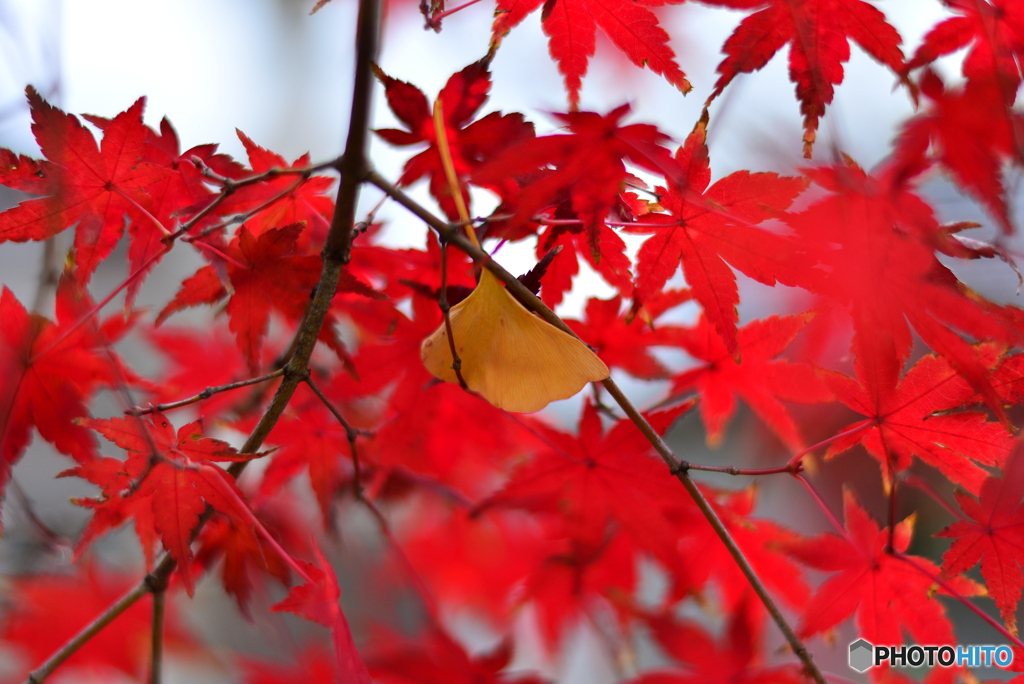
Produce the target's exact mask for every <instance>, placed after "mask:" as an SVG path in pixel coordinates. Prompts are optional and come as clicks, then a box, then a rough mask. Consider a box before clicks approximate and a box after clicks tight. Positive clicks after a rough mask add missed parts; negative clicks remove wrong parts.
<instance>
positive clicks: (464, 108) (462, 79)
mask: <svg viewBox="0 0 1024 684" xmlns="http://www.w3.org/2000/svg"><path fill="white" fill-rule="evenodd" d="M490 62H491V57H490V56H487V57H484V58H483V59H481V60H480V61H478V62H474V63H473V64H470V65H469V66H467V67H466V68H465V69H463V70H462V71H460V72H458V73H456V74H453V75H452V77H451V78H449V79H448V82H447V83H446V84H445V86H444V88H442V89H441V92H440V93H439V94H438V96H437V99H438V100H439V101H440V102H441V105H442V112H443V114H444V125H445V136H446V137H447V139H448V148H449V151H450V153H451V158H452V166H453V167H454V168H455V175H456V177H458V178H465V177H467V176H470V175H472V174H473V173H474V172H475V171H476V170H477V169H478V168H479V167H480V165H481V163H483V162H484V161H486V160H488V159H490V158H492V157H494V156H495V155H497V154H498V153H500V152H501V151H503V150H505V149H507V148H509V147H513V146H515V145H518V144H520V143H522V142H524V141H526V140H530V139H532V138H533V137H534V135H533V124H531V123H528V122H527V121H525V120H524V118H523V115H522V114H505V115H502V114H501V112H491V113H490V114H488V115H487V116H485V117H483V118H482V119H478V120H476V121H473V122H472V123H470V121H471V120H472V119H473V117H474V116H476V114H477V112H479V111H480V108H481V107H482V106H483V105H484V102H486V101H487V94H488V93H489V92H490V89H491V74H490V71H488V68H489V66H490ZM374 73H376V74H377V78H378V79H380V81H381V82H382V83H383V84H384V92H385V95H386V97H387V100H388V106H389V107H390V108H391V111H392V112H393V113H394V115H395V116H396V117H397V118H398V120H399V121H401V122H402V123H403V124H405V126H406V127H407V128H408V129H409V130H408V131H403V130H398V129H395V128H383V129H378V130H377V131H376V133H377V135H379V136H380V137H381V138H383V139H384V140H386V141H388V142H389V143H391V144H392V145H398V146H402V147H404V146H408V145H421V144H423V143H427V144H428V145H429V147H428V148H427V149H426V150H424V151H423V152H420V153H419V154H417V155H416V156H414V157H413V158H411V159H410V160H409V161H407V162H406V163H405V169H404V171H403V172H402V176H401V178H399V181H398V184H399V185H408V184H410V183H414V182H415V181H417V180H419V179H420V178H423V177H424V176H426V177H428V178H429V180H430V194H431V195H433V196H434V198H435V199H436V200H437V201H438V203H439V204H440V205H441V209H442V210H443V211H444V213H445V214H446V215H447V216H448V218H449V219H451V220H453V221H457V220H459V212H458V209H457V208H456V205H455V201H454V200H453V199H452V191H451V188H450V187H449V185H448V179H447V177H446V176H445V171H444V167H443V165H442V163H441V154H440V152H439V151H438V147H437V133H436V131H435V128H434V119H433V115H432V114H431V110H430V106H429V105H428V103H427V98H426V96H425V95H424V94H423V93H422V92H421V91H420V90H419V88H417V87H416V86H414V85H411V84H409V83H406V82H405V81H399V80H398V79H396V78H392V77H390V76H388V75H387V74H385V73H384V72H383V71H381V70H380V69H379V68H378V69H376V70H375V72H374ZM505 184H506V183H504V182H502V181H501V180H496V181H495V182H494V183H493V184H492V185H484V187H493V189H496V190H497V189H500V187H502V186H503V185H505ZM460 190H461V191H462V198H463V201H464V202H465V204H466V206H467V207H469V206H470V195H469V188H468V187H467V186H466V185H465V184H464V183H462V182H460Z"/></svg>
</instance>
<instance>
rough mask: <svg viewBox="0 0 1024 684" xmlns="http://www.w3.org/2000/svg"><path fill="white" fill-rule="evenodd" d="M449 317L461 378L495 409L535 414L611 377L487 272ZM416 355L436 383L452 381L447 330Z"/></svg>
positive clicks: (571, 339) (585, 350)
mask: <svg viewBox="0 0 1024 684" xmlns="http://www.w3.org/2000/svg"><path fill="white" fill-rule="evenodd" d="M450 317H451V324H452V336H453V337H454V338H455V348H456V351H457V352H458V354H459V358H460V359H461V360H462V368H461V372H462V377H463V379H464V380H465V381H466V384H467V385H468V386H469V389H471V390H473V391H475V392H479V393H480V394H481V395H482V396H483V397H484V399H486V400H487V401H489V402H491V403H492V404H494V405H495V406H497V407H498V408H503V409H506V410H508V411H516V412H520V413H527V412H530V411H539V410H540V409H542V408H544V407H545V406H547V405H548V404H549V403H551V402H552V401H555V400H556V399H567V398H569V397H571V396H572V395H574V394H576V393H577V392H579V391H580V390H581V389H583V387H584V386H585V385H586V384H587V383H588V382H597V381H598V380H604V379H605V378H607V377H608V366H606V365H604V362H603V361H601V359H599V358H597V354H595V353H594V352H592V351H591V350H590V348H589V347H587V345H585V344H583V343H582V342H581V341H579V340H578V339H576V338H575V337H573V336H572V335H568V334H566V333H564V332H562V331H561V330H559V329H558V328H556V327H555V326H553V325H551V324H550V323H548V322H546V321H544V320H542V319H540V318H538V317H536V316H534V315H533V314H532V313H530V312H529V311H527V310H526V308H525V307H524V306H523V305H522V304H520V303H519V302H517V301H516V300H515V298H514V297H513V296H512V295H511V294H509V293H508V292H507V291H506V290H505V288H504V287H502V285H501V283H500V282H499V281H498V279H497V278H495V277H494V275H493V274H492V273H491V272H490V271H488V270H486V269H484V271H483V273H481V275H480V283H479V284H478V285H477V286H476V289H475V290H473V292H472V293H471V294H470V295H469V297H467V298H466V299H464V300H463V301H462V302H460V303H459V304H457V305H455V306H453V307H452V309H451V312H450ZM420 356H421V357H422V359H423V364H424V365H425V366H426V367H427V370H429V371H430V372H431V373H433V374H434V376H435V377H437V378H440V379H441V380H445V381H447V382H457V380H458V378H457V377H456V375H455V371H454V370H452V353H451V346H450V345H449V343H448V333H447V331H446V330H445V326H444V324H442V325H441V327H440V328H438V329H437V330H436V331H434V334H432V335H431V336H430V337H428V338H427V339H426V340H424V341H423V346H422V348H421V349H420Z"/></svg>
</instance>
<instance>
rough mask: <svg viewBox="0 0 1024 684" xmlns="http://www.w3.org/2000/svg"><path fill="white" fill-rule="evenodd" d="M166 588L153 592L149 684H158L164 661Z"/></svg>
mask: <svg viewBox="0 0 1024 684" xmlns="http://www.w3.org/2000/svg"><path fill="white" fill-rule="evenodd" d="M166 601H167V588H166V587H164V588H162V589H159V590H155V591H153V633H152V635H151V638H150V641H151V644H152V645H151V648H152V651H151V652H152V657H151V658H150V662H149V684H160V678H161V673H162V671H163V659H164V607H165V606H164V604H165V602H166Z"/></svg>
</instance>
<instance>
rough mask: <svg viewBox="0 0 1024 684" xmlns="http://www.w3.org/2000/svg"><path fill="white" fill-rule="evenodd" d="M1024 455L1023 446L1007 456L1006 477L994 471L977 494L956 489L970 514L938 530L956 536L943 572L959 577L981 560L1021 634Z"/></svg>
mask: <svg viewBox="0 0 1024 684" xmlns="http://www.w3.org/2000/svg"><path fill="white" fill-rule="evenodd" d="M1022 498H1024V457H1022V454H1021V447H1020V445H1019V444H1018V446H1017V448H1016V449H1015V450H1014V452H1013V453H1012V454H1011V455H1010V457H1009V458H1008V459H1007V460H1006V464H1005V466H1004V468H1003V473H1002V476H1001V477H989V478H987V479H986V480H985V482H984V483H982V485H981V492H980V495H979V497H978V498H977V499H975V498H973V497H971V496H968V495H967V494H964V493H962V492H957V493H956V500H957V502H958V503H959V504H960V510H962V511H963V512H964V513H965V514H966V515H967V518H966V519H964V520H961V521H960V522H955V523H953V524H952V525H950V526H949V527H947V528H946V529H944V530H942V531H941V532H939V533H937V535H936V536H938V537H949V538H950V539H953V544H952V546H950V547H949V550H948V551H946V553H945V554H943V556H942V575H943V576H944V577H947V578H948V577H954V576H956V575H959V574H960V573H962V572H967V571H968V570H970V569H971V568H973V567H974V566H975V564H977V563H978V561H981V576H982V577H984V578H985V586H986V587H987V588H988V595H989V596H991V597H992V598H993V599H994V600H995V602H996V606H997V607H998V608H999V612H1000V614H1001V615H1002V618H1003V622H1005V623H1006V627H1007V629H1009V630H1010V632H1012V633H1013V634H1014V635H1016V634H1017V602H1018V601H1020V596H1021V587H1022V586H1024V573H1022V572H1021V568H1022V567H1024V502H1022V501H1021V499H1022Z"/></svg>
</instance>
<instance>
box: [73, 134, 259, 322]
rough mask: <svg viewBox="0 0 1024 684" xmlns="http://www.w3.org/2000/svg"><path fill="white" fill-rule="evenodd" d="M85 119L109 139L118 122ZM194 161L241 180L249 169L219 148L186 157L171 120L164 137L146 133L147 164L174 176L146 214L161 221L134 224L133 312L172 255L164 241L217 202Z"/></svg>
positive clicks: (151, 190) (164, 181)
mask: <svg viewBox="0 0 1024 684" xmlns="http://www.w3.org/2000/svg"><path fill="white" fill-rule="evenodd" d="M82 118H83V119H85V120H86V121H88V122H89V123H91V124H93V125H94V126H96V127H97V128H99V129H100V130H101V131H103V132H104V133H106V131H107V129H108V128H109V127H110V126H111V124H112V121H111V120H110V119H106V118H104V117H100V116H93V115H91V114H84V115H83V116H82ZM194 157H197V158H199V160H200V161H201V163H203V164H205V165H206V166H207V167H209V168H211V169H213V170H214V171H216V172H217V173H219V174H220V175H222V176H225V177H229V178H239V177H240V176H242V175H243V172H244V168H243V167H242V165H241V164H239V163H238V162H236V161H234V160H233V159H231V157H229V156H228V155H226V154H217V145H209V144H208V145H199V146H196V147H193V148H192V149H189V150H186V151H185V152H181V146H180V144H179V142H178V133H177V131H175V130H174V127H173V126H172V125H171V122H170V121H168V120H167V118H166V117H165V118H163V119H161V121H160V132H159V133H157V132H156V131H154V130H153V129H151V128H148V127H147V128H146V147H145V156H144V157H143V159H144V160H145V161H146V162H147V163H151V164H155V165H157V166H160V167H162V168H164V169H167V171H168V173H167V174H166V175H164V176H163V177H161V178H160V179H158V180H156V181H155V182H153V183H152V184H151V185H149V186H148V187H147V188H146V195H147V196H148V197H149V200H150V201H149V204H148V205H146V208H147V209H148V210H149V211H150V213H151V214H152V216H154V217H156V219H157V220H156V221H153V220H147V221H132V222H131V223H130V224H129V225H128V234H129V236H130V237H131V245H130V246H129V248H128V263H129V264H130V267H131V271H132V272H133V273H134V272H139V271H141V273H140V274H139V275H138V276H137V277H135V278H133V279H132V280H131V282H129V283H128V289H127V295H126V298H125V302H126V307H128V308H130V307H131V304H132V302H133V301H134V300H135V296H136V295H137V294H138V291H139V288H140V287H141V286H142V283H143V281H144V280H145V275H146V273H148V272H149V271H151V270H152V269H153V268H154V267H155V266H156V265H157V263H159V261H160V259H161V257H163V255H164V254H165V253H166V252H167V251H168V249H169V247H170V246H169V245H168V244H167V242H165V240H164V238H166V237H167V232H166V231H168V230H173V229H174V226H175V225H177V224H179V223H180V222H181V221H182V220H184V218H185V217H186V216H187V215H188V214H194V213H196V212H198V211H199V210H200V209H202V208H204V207H205V206H206V205H207V204H208V203H209V202H210V201H212V200H211V198H212V196H213V192H212V191H211V190H210V189H209V188H208V187H207V185H206V183H207V181H206V179H205V178H204V177H203V175H202V174H201V173H200V172H199V169H197V168H196V164H195V161H194V160H193V158H194ZM217 218H218V216H217V215H216V213H213V212H211V214H210V215H208V216H207V217H206V219H205V220H201V221H199V222H198V223H197V224H196V225H194V226H193V228H192V229H193V231H199V230H201V229H203V228H205V227H207V226H208V224H209V223H211V222H212V221H214V220H215V219H217Z"/></svg>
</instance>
